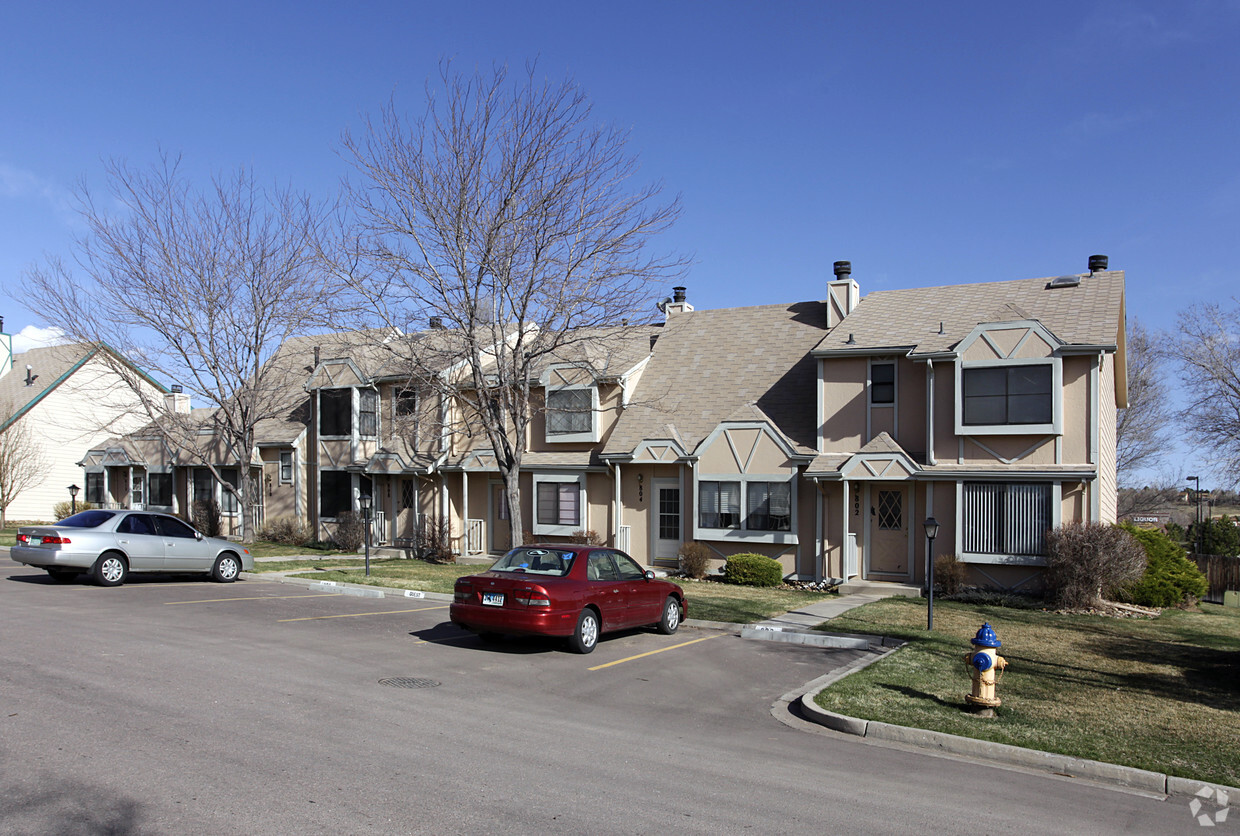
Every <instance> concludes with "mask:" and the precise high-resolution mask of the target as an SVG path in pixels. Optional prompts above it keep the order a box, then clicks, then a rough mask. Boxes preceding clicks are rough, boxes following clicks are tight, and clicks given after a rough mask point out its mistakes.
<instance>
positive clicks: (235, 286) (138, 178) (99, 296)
mask: <svg viewBox="0 0 1240 836" xmlns="http://www.w3.org/2000/svg"><path fill="white" fill-rule="evenodd" d="M179 169H180V160H179V159H170V158H169V157H167V156H164V157H162V159H161V160H160V162H159V163H157V164H156V165H153V166H151V167H150V169H149V170H139V169H134V168H131V167H130V166H128V165H127V164H125V163H121V162H112V163H110V164H109V165H108V167H107V175H108V193H109V195H110V198H111V200H110V201H109V202H108V206H109V208H110V207H111V206H112V205H117V206H119V209H120V210H119V212H116V213H111V212H108V211H106V210H105V208H104V207H103V206H101V205H100V204H99V203H98V202H96V200H95V199H94V198H93V196H92V195H91V193H90V192H89V191H88V190H87V189H86V188H85V187H84V186H83V187H82V189H81V191H80V198H81V201H80V209H79V211H80V213H81V215H82V218H83V219H84V221H85V224H86V229H87V232H86V234H85V235H83V236H82V237H81V238H80V239H79V241H78V242H77V264H78V265H79V267H80V268H81V269H80V271H79V272H77V273H75V272H73V271H72V270H70V269H69V267H68V266H67V265H66V264H65V263H64V262H63V261H59V260H54V261H52V262H50V263H49V264H48V265H47V266H44V267H38V268H35V269H33V270H31V271H30V272H28V273H27V275H26V281H25V292H26V295H27V300H26V301H27V304H28V305H29V306H30V308H31V309H32V310H36V311H44V312H46V311H65V312H72V315H71V316H65V317H63V318H61V319H59V320H58V321H57V324H58V325H59V326H61V327H62V328H64V329H65V331H66V332H67V333H68V335H69V336H70V337H72V338H76V339H79V340H85V341H89V342H104V343H107V344H108V345H110V346H112V347H114V348H116V349H117V350H118V351H119V352H120V353H121V354H122V355H125V356H128V357H129V358H131V359H132V360H133V361H134V362H135V363H136V364H137V365H139V366H141V367H143V368H144V370H145V371H146V372H149V373H151V374H153V375H154V376H156V377H157V378H163V379H164V381H165V382H171V383H180V384H181V385H183V386H184V387H185V392H186V394H189V395H190V396H192V397H193V398H194V399H195V400H196V401H197V402H199V403H206V404H209V405H210V406H211V407H213V410H212V411H211V412H209V413H206V414H204V413H203V412H201V411H197V410H196V411H195V412H194V413H192V414H190V413H181V412H176V411H170V410H168V409H167V408H166V405H165V403H164V402H163V400H162V399H160V398H158V397H153V393H152V390H151V387H149V385H145V386H144V385H143V382H142V381H141V380H140V379H139V378H140V374H139V373H137V372H135V370H134V369H131V368H129V367H128V366H126V365H124V364H121V363H118V364H116V368H115V370H116V371H117V373H118V374H120V375H121V376H122V377H123V378H124V379H125V380H127V381H128V382H129V384H130V386H131V388H132V389H133V391H134V392H136V393H138V395H139V396H140V397H141V399H142V404H143V409H144V410H145V411H146V413H147V415H148V416H149V418H150V419H151V420H153V421H155V422H156V423H157V424H158V428H159V430H160V431H161V432H162V433H163V434H164V435H165V436H166V437H167V438H168V440H169V442H170V443H171V444H172V445H173V446H174V447H175V448H178V449H179V450H181V451H182V453H183V454H188V455H189V456H190V457H191V458H193V459H196V460H197V461H199V462H201V463H202V464H203V465H205V466H207V467H208V468H210V469H211V470H212V472H213V473H214V475H215V478H216V479H217V480H219V481H220V483H221V484H222V485H223V486H224V490H226V491H228V492H229V493H230V494H232V495H233V496H236V497H238V499H239V500H240V503H241V508H242V509H244V511H246V513H243V514H242V532H243V534H242V536H243V539H245V540H246V541H247V542H248V541H249V540H251V539H252V538H253V533H254V532H253V529H252V520H251V515H250V513H248V511H249V509H251V508H252V507H254V506H255V504H256V500H257V494H256V490H257V488H258V486H256V485H255V484H254V480H253V479H252V478H251V474H250V463H251V457H252V454H253V451H254V449H255V446H254V443H255V428H256V426H257V425H258V423H259V422H260V421H262V420H264V419H267V418H281V417H285V416H286V415H287V414H288V413H289V411H290V409H292V407H293V404H291V403H290V402H289V395H290V390H289V386H288V379H289V376H290V375H291V374H294V373H295V371H296V370H294V369H292V368H284V365H287V364H281V362H280V361H279V359H278V358H277V359H275V360H272V358H273V356H275V354H276V350H277V349H278V347H279V346H280V345H281V343H283V342H284V341H285V340H286V339H288V338H289V337H291V336H294V335H297V334H301V333H305V332H307V331H309V330H312V329H313V327H314V326H315V325H316V323H317V322H318V318H319V317H321V316H322V315H323V313H324V310H325V307H326V304H327V302H328V300H329V299H330V288H329V287H328V286H327V284H326V280H325V274H324V273H323V272H322V271H321V269H320V266H319V262H318V259H317V254H318V251H319V249H320V248H319V246H318V245H317V243H316V241H315V238H316V236H317V235H318V234H319V233H320V231H321V230H320V225H321V223H322V220H323V218H324V210H323V207H321V206H319V205H317V204H315V203H314V202H312V201H311V200H310V199H309V198H308V197H306V196H304V195H302V194H299V193H297V192H294V191H293V190H291V189H289V188H284V187H278V186H277V187H272V188H263V187H261V186H260V185H259V184H258V183H257V182H256V180H255V178H254V176H253V174H252V173H251V172H249V171H247V170H245V169H240V170H238V171H237V172H236V173H234V174H231V175H228V176H223V175H221V176H217V177H214V178H212V180H211V185H210V188H208V189H206V190H203V191H198V190H195V189H194V188H192V187H191V185H190V183H189V182H188V180H187V178H186V177H185V176H183V175H182V174H181V172H180V170H179ZM302 375H303V376H304V372H302ZM204 430H205V431H206V432H203V431H204ZM220 461H229V462H235V463H236V465H237V467H238V471H239V477H240V478H239V484H238V485H237V486H236V487H234V486H233V485H231V484H229V483H228V482H227V481H225V480H224V479H223V478H222V476H221V474H220V473H219V471H218V468H217V467H216V463H217V462H220Z"/></svg>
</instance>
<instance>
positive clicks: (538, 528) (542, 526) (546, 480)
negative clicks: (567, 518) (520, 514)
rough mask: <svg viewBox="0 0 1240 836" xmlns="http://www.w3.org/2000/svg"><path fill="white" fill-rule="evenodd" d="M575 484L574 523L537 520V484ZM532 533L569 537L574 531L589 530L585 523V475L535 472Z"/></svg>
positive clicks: (586, 520)
mask: <svg viewBox="0 0 1240 836" xmlns="http://www.w3.org/2000/svg"><path fill="white" fill-rule="evenodd" d="M552 484H553V485H566V484H575V485H577V510H578V514H577V517H578V520H577V524H576V525H552V524H550V523H540V522H539V521H538V486H539V485H552ZM533 505H534V507H533V511H534V513H533V518H534V533H535V534H547V535H551V536H554V537H569V536H572V534H573V532H574V531H586V530H589V526H588V525H587V522H588V517H589V509H588V508H587V506H586V476H585V474H584V473H535V474H534V503H533Z"/></svg>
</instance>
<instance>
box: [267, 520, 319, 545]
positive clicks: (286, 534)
mask: <svg viewBox="0 0 1240 836" xmlns="http://www.w3.org/2000/svg"><path fill="white" fill-rule="evenodd" d="M258 536H259V539H261V540H270V541H271V542H273V543H280V544H282V545H285V546H304V545H306V544H307V543H309V542H310V541H311V540H312V539H314V535H313V533H312V532H311V531H310V526H308V525H306V523H305V521H304V520H302V519H299V518H298V517H276V518H275V519H272V520H267V521H266V522H264V523H263V527H262V529H261V530H260V531H259V532H258Z"/></svg>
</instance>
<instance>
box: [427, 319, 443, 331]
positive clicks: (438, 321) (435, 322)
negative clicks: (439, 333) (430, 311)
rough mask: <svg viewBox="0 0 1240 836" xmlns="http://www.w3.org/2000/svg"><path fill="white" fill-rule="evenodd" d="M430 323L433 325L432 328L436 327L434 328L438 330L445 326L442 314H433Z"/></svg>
mask: <svg viewBox="0 0 1240 836" xmlns="http://www.w3.org/2000/svg"><path fill="white" fill-rule="evenodd" d="M430 325H431V328H434V329H436V330H438V329H440V328H443V317H442V316H432V317H431V318H430Z"/></svg>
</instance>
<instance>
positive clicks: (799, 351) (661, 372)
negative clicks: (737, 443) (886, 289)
mask: <svg viewBox="0 0 1240 836" xmlns="http://www.w3.org/2000/svg"><path fill="white" fill-rule="evenodd" d="M826 320H827V306H826V303H825V302H798V303H795V304H791V305H762V306H758V307H752V308H727V309H723V310H702V311H691V312H687V313H677V314H675V315H674V316H672V317H671V318H670V319H669V320H668V322H667V324H666V325H665V326H664V327H663V328H662V333H661V334H660V335H659V338H658V342H657V343H656V344H655V347H654V353H653V355H652V356H651V358H650V362H649V364H648V365H647V366H646V369H645V371H644V372H643V374H642V378H641V382H640V383H639V384H638V386H637V387H636V390H635V391H634V393H633V395H632V398H631V403H630V405H629V407H628V408H627V409H625V410H624V411H623V412H622V413H621V415H620V417H619V419H618V421H617V422H616V426H615V428H614V429H613V431H612V433H611V435H610V436H609V438H608V440H607V444H606V446H605V449H604V451H603V455H604V456H605V457H606V456H623V455H627V454H629V453H632V452H633V451H634V449H635V448H636V447H637V446H638V445H639V444H640V443H641V442H642V441H643V440H645V439H676V440H677V441H678V442H679V443H680V444H681V446H682V447H683V448H684V449H685V450H686V451H688V452H689V454H690V455H692V454H693V453H694V451H695V450H696V449H697V448H698V446H699V445H700V444H701V443H702V441H703V440H705V439H706V437H707V436H709V435H710V433H711V432H712V431H713V430H714V429H715V428H716V427H717V426H718V425H719V424H720V423H721V422H723V421H726V420H729V419H733V420H736V418H737V417H738V416H757V415H759V414H760V415H762V416H769V418H770V420H771V422H772V423H774V424H775V426H776V427H777V428H778V429H779V431H780V432H782V433H783V434H784V435H785V436H786V437H787V438H788V440H789V442H790V443H791V444H792V445H793V446H794V447H795V449H796V450H797V452H799V453H805V454H812V453H813V451H814V447H815V435H814V433H815V427H814V420H815V419H814V416H815V414H816V410H815V408H814V398H815V393H816V391H817V387H816V383H815V381H816V380H817V376H816V371H815V360H814V358H813V357H812V356H811V355H810V351H811V350H812V349H813V347H814V346H815V345H816V344H817V343H818V342H819V341H820V340H821V339H822V336H823V333H824V329H825V327H826ZM751 405H752V408H751ZM754 408H756V410H757V412H754ZM759 420H760V419H759Z"/></svg>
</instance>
